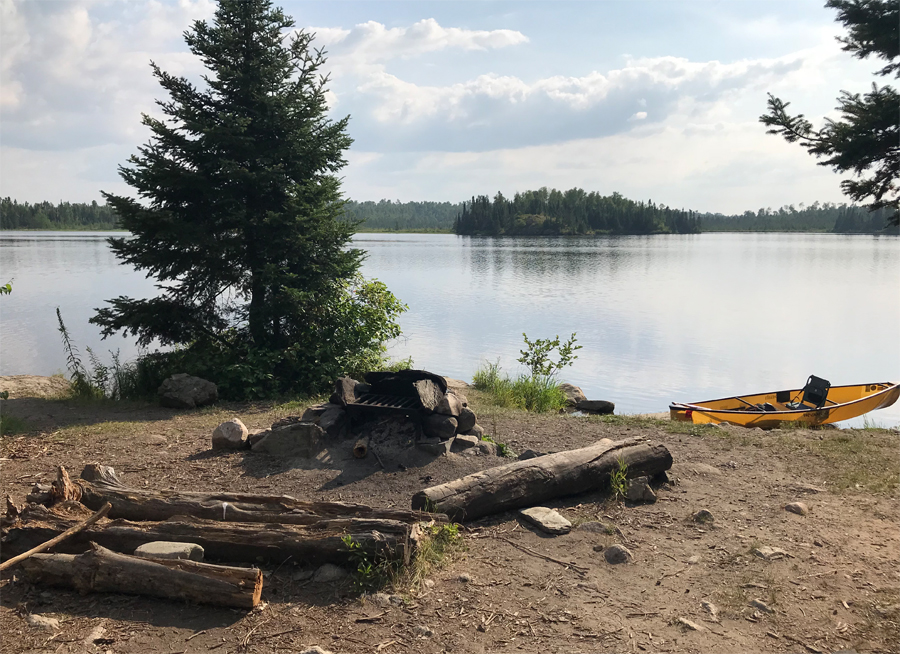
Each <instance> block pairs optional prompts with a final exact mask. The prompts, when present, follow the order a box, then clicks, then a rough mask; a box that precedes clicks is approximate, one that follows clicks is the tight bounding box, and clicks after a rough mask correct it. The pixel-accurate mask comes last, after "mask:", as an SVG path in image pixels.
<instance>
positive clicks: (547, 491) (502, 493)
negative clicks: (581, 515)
mask: <svg viewBox="0 0 900 654" xmlns="http://www.w3.org/2000/svg"><path fill="white" fill-rule="evenodd" d="M620 461H624V463H625V465H627V466H628V472H627V476H628V477H641V476H644V475H648V476H653V475H656V474H658V473H660V472H663V471H665V470H668V469H669V468H670V467H671V466H672V455H671V454H670V453H669V450H668V449H666V447H665V446H664V445H661V444H652V443H648V442H646V441H644V440H642V439H639V438H632V439H628V440H624V441H620V442H617V443H614V442H612V441H610V440H608V439H604V440H601V441H599V442H597V443H594V444H593V445H591V446H589V447H584V448H581V449H578V450H570V451H567V452H558V453H556V454H548V455H546V456H541V457H538V458H535V459H528V460H525V461H517V462H515V463H510V464H508V465H504V466H498V467H496V468H489V469H487V470H483V471H481V472H476V473H475V474H472V475H469V476H467V477H463V478H462V479H457V480H455V481H451V482H448V483H446V484H440V485H439V486H432V487H431V488H426V489H425V490H423V491H419V492H418V493H416V494H415V495H413V499H412V506H413V508H415V509H424V508H427V509H428V510H429V511H434V512H440V513H446V514H447V515H448V516H449V517H450V519H451V520H457V521H466V520H475V519H477V518H481V517H483V516H486V515H491V514H493V513H500V512H502V511H508V510H510V509H519V508H523V507H528V506H535V505H538V504H541V503H542V502H545V501H547V500H550V499H553V498H556V497H563V496H566V495H576V494H578V493H584V492H586V491H589V490H596V489H600V488H604V487H606V486H608V485H609V478H610V473H612V472H613V471H615V470H617V469H618V467H619V462H620Z"/></svg>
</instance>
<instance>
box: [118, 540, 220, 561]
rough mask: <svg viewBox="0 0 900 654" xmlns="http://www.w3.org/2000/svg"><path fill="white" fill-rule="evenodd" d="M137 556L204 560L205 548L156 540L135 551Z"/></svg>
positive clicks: (143, 557)
mask: <svg viewBox="0 0 900 654" xmlns="http://www.w3.org/2000/svg"><path fill="white" fill-rule="evenodd" d="M134 555H135V556H139V557H141V558H142V559H187V560H190V561H202V560H203V548H202V547H200V546H199V545H197V544H195V543H173V542H171V541H167V540H155V541H152V542H150V543H144V544H143V545H141V546H140V547H138V548H137V549H136V550H135V551H134Z"/></svg>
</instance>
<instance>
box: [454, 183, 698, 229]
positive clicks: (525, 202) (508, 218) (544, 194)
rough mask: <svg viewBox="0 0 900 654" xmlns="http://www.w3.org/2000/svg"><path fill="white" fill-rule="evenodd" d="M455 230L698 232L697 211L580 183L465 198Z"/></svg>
mask: <svg viewBox="0 0 900 654" xmlns="http://www.w3.org/2000/svg"><path fill="white" fill-rule="evenodd" d="M453 231H454V232H455V233H456V234H467V235H477V234H480V235H491V236H499V235H503V234H506V235H555V234H696V233H699V231H700V219H699V216H698V214H697V213H695V212H693V211H685V210H683V209H672V208H670V207H667V206H665V205H657V204H654V203H653V202H652V201H649V202H646V203H645V202H635V201H634V200H629V199H627V198H625V197H623V196H622V195H620V194H619V193H613V194H612V195H605V196H604V195H600V194H599V193H596V192H591V193H587V192H585V191H584V190H583V189H580V188H572V189H569V190H568V191H558V190H557V189H548V188H547V187H546V186H543V187H541V188H539V189H538V190H536V191H524V192H521V193H516V194H515V195H514V196H513V197H512V198H506V197H504V195H503V194H502V193H497V194H496V195H495V196H494V199H493V200H491V198H489V197H488V196H487V195H479V196H477V197H473V198H472V200H471V201H470V202H464V203H463V207H462V211H461V212H460V213H459V215H458V216H457V218H456V221H455V223H454V225H453Z"/></svg>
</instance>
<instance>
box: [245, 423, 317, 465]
mask: <svg viewBox="0 0 900 654" xmlns="http://www.w3.org/2000/svg"><path fill="white" fill-rule="evenodd" d="M324 436H325V432H324V430H323V429H322V428H321V427H319V425H314V424H312V423H310V422H298V423H296V424H293V425H285V426H284V427H279V428H278V429H273V430H272V431H270V432H269V433H268V434H267V435H266V436H264V437H263V438H261V439H260V440H259V441H257V442H256V444H254V445H253V447H252V450H253V451H254V452H258V453H260V454H269V455H272V456H281V457H305V458H312V457H314V456H315V455H316V454H318V453H319V451H320V450H321V449H322V445H323V441H324Z"/></svg>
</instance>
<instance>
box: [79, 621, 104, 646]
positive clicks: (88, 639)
mask: <svg viewBox="0 0 900 654" xmlns="http://www.w3.org/2000/svg"><path fill="white" fill-rule="evenodd" d="M105 633H106V628H105V627H104V626H103V625H97V626H96V627H94V628H93V629H91V630H90V632H88V635H87V636H85V637H84V638H82V639H81V643H82V644H83V645H86V646H88V647H90V646H91V645H93V644H94V641H97V640H100V639H101V638H103V634H105Z"/></svg>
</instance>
